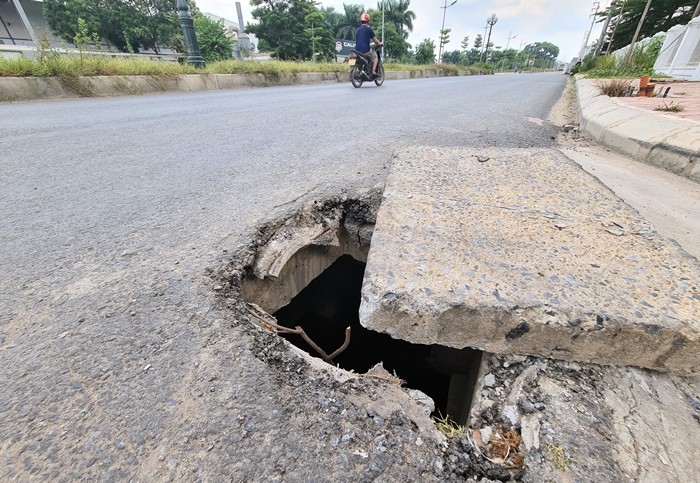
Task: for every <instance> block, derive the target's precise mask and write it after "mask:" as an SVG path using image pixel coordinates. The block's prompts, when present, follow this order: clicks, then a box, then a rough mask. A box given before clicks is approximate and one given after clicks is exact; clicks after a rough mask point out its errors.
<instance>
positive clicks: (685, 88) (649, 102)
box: [613, 79, 700, 122]
mask: <svg viewBox="0 0 700 483" xmlns="http://www.w3.org/2000/svg"><path fill="white" fill-rule="evenodd" d="M651 82H655V83H656V89H655V91H654V92H655V93H656V95H659V93H663V92H665V91H666V88H668V87H670V88H671V90H670V91H669V92H668V96H667V97H666V98H662V97H660V96H659V97H614V98H613V101H615V102H616V103H618V104H620V105H622V106H627V107H636V108H638V109H645V110H649V111H654V112H658V113H659V114H661V115H668V116H675V117H683V118H686V119H692V120H694V121H698V122H700V82H696V81H666V80H664V81H653V80H652V81H651ZM631 85H633V86H634V87H639V79H635V80H634V81H632V84H631ZM671 103H673V105H676V104H678V105H680V106H683V110H682V111H681V112H662V111H657V110H656V109H657V108H658V107H664V105H667V106H668V105H671Z"/></svg>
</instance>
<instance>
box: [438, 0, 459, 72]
mask: <svg viewBox="0 0 700 483" xmlns="http://www.w3.org/2000/svg"><path fill="white" fill-rule="evenodd" d="M457 1H458V0H454V2H452V3H451V4H449V5H447V0H445V6H444V7H440V8H441V9H442V28H441V29H440V51H439V52H438V64H439V63H440V62H442V48H443V47H444V43H443V39H444V37H445V34H444V32H445V14H446V13H447V9H448V8H450V7H451V6H452V5H454V4H455V3H457Z"/></svg>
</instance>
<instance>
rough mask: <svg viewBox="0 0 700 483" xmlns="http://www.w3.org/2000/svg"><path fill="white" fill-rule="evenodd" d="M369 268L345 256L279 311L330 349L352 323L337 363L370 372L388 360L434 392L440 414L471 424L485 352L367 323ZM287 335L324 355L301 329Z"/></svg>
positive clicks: (282, 319)
mask: <svg viewBox="0 0 700 483" xmlns="http://www.w3.org/2000/svg"><path fill="white" fill-rule="evenodd" d="M364 270H365V263H363V262H359V261H357V260H355V259H354V258H352V257H351V256H349V255H343V256H340V257H339V258H338V259H337V260H336V261H335V262H333V263H332V264H331V265H330V266H329V267H328V268H327V269H326V270H325V271H323V272H322V273H321V274H320V275H319V276H318V277H316V278H315V279H313V280H312V281H311V282H310V283H309V284H308V285H307V286H306V287H305V288H304V289H303V290H301V291H300V292H299V293H298V295H296V296H295V297H294V298H292V300H291V302H290V303H289V304H287V305H285V306H284V307H282V308H280V309H279V310H277V311H276V312H275V313H274V316H275V317H276V318H277V320H278V323H279V324H280V325H283V326H286V327H290V328H293V327H296V326H300V327H301V328H302V329H303V330H304V331H305V332H306V334H307V335H308V336H309V338H310V339H311V340H313V341H314V342H315V343H316V344H317V345H318V346H320V347H321V349H323V350H324V351H325V352H326V353H327V354H330V353H331V352H333V351H335V350H336V349H337V348H339V347H340V346H341V345H342V344H343V341H344V340H345V328H346V327H348V326H349V327H351V334H352V335H351V339H350V344H349V345H348V347H347V349H345V350H344V351H343V352H342V353H341V354H339V355H338V356H336V357H335V358H334V360H333V362H334V363H336V364H338V365H339V366H340V367H341V368H343V369H346V370H352V371H355V372H358V373H364V372H367V370H369V369H370V368H371V367H373V366H374V365H376V364H377V363H379V362H382V363H383V365H384V368H385V369H387V370H388V371H389V372H391V373H395V374H396V375H397V376H398V377H400V378H401V379H403V380H404V381H406V386H408V387H410V388H413V389H418V390H420V391H422V392H424V393H425V394H427V395H428V396H430V397H431V398H432V399H433V401H434V402H435V414H436V415H438V414H439V415H442V416H445V415H448V416H449V417H450V419H452V420H453V421H455V422H456V423H458V424H466V423H467V422H468V416H469V408H470V405H471V402H472V394H473V392H474V388H475V385H476V379H477V376H478V371H479V366H480V362H481V354H482V352H481V351H478V350H472V349H468V348H467V349H453V348H449V347H443V346H439V345H420V344H411V343H409V342H406V341H402V340H397V339H393V338H392V337H391V336H389V335H387V334H382V333H379V332H374V331H371V330H368V329H366V328H364V327H363V326H362V325H361V324H360V320H359V315H358V311H359V306H360V297H361V288H362V278H363V275H364ZM283 337H285V338H287V339H288V340H289V341H290V342H291V343H292V344H294V345H295V346H297V347H299V348H300V349H302V350H304V351H306V352H308V353H309V354H310V355H312V356H315V357H318V354H317V353H316V352H315V351H314V350H313V349H312V348H311V347H310V346H309V344H308V343H307V342H306V341H305V340H304V339H303V338H302V337H301V336H300V335H295V334H287V335H283Z"/></svg>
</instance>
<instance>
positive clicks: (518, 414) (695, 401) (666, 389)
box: [454, 355, 700, 483]
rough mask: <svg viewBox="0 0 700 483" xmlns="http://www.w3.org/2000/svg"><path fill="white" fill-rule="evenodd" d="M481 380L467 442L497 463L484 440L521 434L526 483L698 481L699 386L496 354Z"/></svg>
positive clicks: (698, 381)
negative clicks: (505, 431) (505, 432)
mask: <svg viewBox="0 0 700 483" xmlns="http://www.w3.org/2000/svg"><path fill="white" fill-rule="evenodd" d="M482 372H483V373H482V376H481V378H480V382H479V384H478V386H479V387H478V390H477V392H476V394H475V404H474V406H473V409H472V414H471V418H472V420H471V427H472V428H473V429H471V430H470V436H471V440H472V442H473V443H474V445H476V446H477V447H478V448H480V451H481V452H483V453H484V454H485V456H486V457H488V458H491V459H494V457H496V456H497V455H494V454H491V453H490V451H492V450H493V449H494V448H493V445H489V439H488V436H489V435H491V434H495V433H498V432H499V431H502V428H508V427H517V428H520V434H521V437H522V445H521V446H520V448H518V449H519V450H520V452H521V454H522V455H523V458H524V463H525V464H526V465H527V472H526V473H525V476H524V478H523V481H532V482H562V481H620V482H648V483H655V482H658V481H677V482H681V481H695V480H696V479H697V474H698V473H699V472H700V462H699V461H698V460H697V458H696V457H695V453H697V444H696V443H693V441H695V440H696V439H697V437H696V434H697V429H698V423H700V378H697V377H696V378H684V377H678V376H673V375H670V374H663V373H658V372H651V371H646V370H643V369H637V368H632V367H613V366H598V365H595V364H578V363H570V362H563V361H555V360H551V359H545V358H538V357H528V358H525V357H510V356H497V355H488V356H487V357H485V358H484V362H483V366H482ZM487 379H489V380H490V384H487V383H486V380H487ZM454 443H456V444H459V442H454ZM465 443H466V444H465ZM462 444H464V445H465V446H470V443H469V442H462Z"/></svg>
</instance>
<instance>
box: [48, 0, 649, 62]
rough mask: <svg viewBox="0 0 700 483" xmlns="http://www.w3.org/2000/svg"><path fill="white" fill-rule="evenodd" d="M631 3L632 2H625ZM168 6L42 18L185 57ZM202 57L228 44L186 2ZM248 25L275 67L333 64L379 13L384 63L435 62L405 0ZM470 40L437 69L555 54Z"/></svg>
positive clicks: (546, 46) (112, 0) (86, 38)
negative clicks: (339, 49) (366, 20)
mask: <svg viewBox="0 0 700 483" xmlns="http://www.w3.org/2000/svg"><path fill="white" fill-rule="evenodd" d="M628 1H636V0H628ZM175 4H176V2H175V0H44V6H43V8H44V16H45V18H46V20H47V22H48V24H49V26H50V27H51V29H52V30H53V31H54V32H55V33H56V34H58V35H59V36H60V37H61V38H63V39H64V40H66V41H68V42H72V43H75V44H78V46H79V47H80V45H79V44H83V45H85V44H90V43H93V44H97V45H100V43H105V42H108V43H109V44H110V45H112V46H114V47H115V48H117V49H119V50H121V51H123V52H141V51H144V50H153V51H155V52H159V51H160V49H162V48H173V49H175V50H177V51H179V52H184V50H185V49H184V45H183V39H182V32H181V30H180V24H179V20H178V12H177V11H176V9H175ZM188 4H189V6H190V12H191V13H192V16H193V18H194V23H195V31H196V33H197V39H198V42H199V46H200V50H201V53H202V56H203V57H204V58H205V60H206V61H208V62H211V61H216V60H224V59H229V58H231V57H232V49H231V41H230V40H229V39H228V37H227V35H226V32H225V29H224V27H223V23H222V22H221V21H219V22H215V21H213V20H211V19H209V18H208V17H206V16H205V15H203V14H202V13H201V12H200V10H199V8H198V7H197V4H196V2H195V0H188ZM251 5H252V6H253V7H254V9H253V11H252V16H253V18H254V19H255V22H254V23H252V24H248V25H247V27H246V32H249V33H252V34H255V35H256V37H257V38H258V48H259V50H261V51H266V52H270V53H271V54H272V56H273V57H274V58H276V59H280V60H296V61H308V60H314V61H334V60H335V58H336V50H335V41H336V39H349V40H354V39H355V31H356V30H357V28H358V27H359V25H360V20H359V19H360V15H361V14H362V13H363V12H365V11H367V12H368V13H369V14H370V16H371V17H372V22H371V25H372V27H373V28H374V30H375V33H376V34H377V36H381V19H382V10H381V9H382V7H383V8H384V41H385V46H386V47H385V56H386V57H387V58H389V59H391V60H394V61H399V62H404V63H417V64H431V63H435V62H436V55H435V50H436V47H435V42H434V41H433V40H432V39H425V40H423V41H422V42H420V43H419V44H418V45H416V47H415V48H413V47H412V46H411V44H409V42H408V36H409V34H410V33H411V32H412V31H413V22H414V21H415V19H416V14H415V12H414V11H413V10H411V0H384V1H383V2H380V3H378V4H377V8H375V9H369V10H365V7H364V6H362V5H359V4H343V7H342V10H340V11H337V10H335V9H334V8H333V7H319V6H318V5H317V3H316V2H315V1H314V0H251ZM449 32H450V30H449V29H446V30H445V31H443V32H441V36H440V39H439V41H440V42H442V44H443V47H444V45H446V44H447V43H449ZM483 43H484V41H483V38H482V36H481V35H477V36H476V38H475V40H474V42H473V44H472V45H470V42H469V37H465V38H464V39H463V41H462V43H461V48H460V49H458V50H454V51H451V52H444V54H443V55H442V62H444V63H452V64H461V65H472V64H476V63H479V62H488V63H490V64H492V65H497V66H500V67H502V68H513V67H515V66H518V65H520V66H523V67H525V66H534V67H546V66H547V65H545V64H547V63H548V62H551V60H552V59H556V57H557V55H558V54H559V48H558V47H556V46H555V45H552V44H550V43H548V42H538V43H535V44H530V45H528V46H526V47H525V48H524V49H523V50H522V51H517V50H515V49H506V50H502V49H501V47H498V46H494V45H493V43H491V44H489V46H484V45H483Z"/></svg>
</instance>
